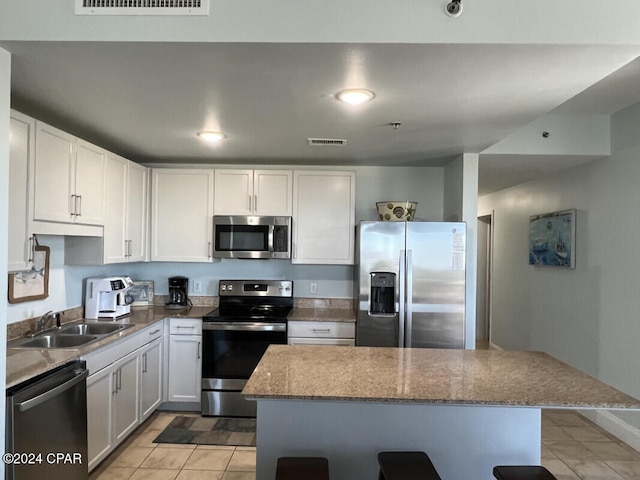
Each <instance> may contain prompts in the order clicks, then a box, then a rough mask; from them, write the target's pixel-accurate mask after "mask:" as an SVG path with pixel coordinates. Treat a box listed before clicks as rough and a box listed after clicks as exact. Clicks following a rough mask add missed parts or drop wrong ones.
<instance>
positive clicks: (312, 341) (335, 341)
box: [287, 337, 356, 347]
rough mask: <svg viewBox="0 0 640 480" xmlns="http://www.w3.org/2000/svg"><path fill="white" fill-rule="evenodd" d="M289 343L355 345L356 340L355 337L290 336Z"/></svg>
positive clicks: (336, 345) (335, 345)
mask: <svg viewBox="0 0 640 480" xmlns="http://www.w3.org/2000/svg"><path fill="white" fill-rule="evenodd" d="M287 343H288V344H289V345H332V346H334V347H353V346H355V344H356V341H355V340H354V339H353V338H308V337H307V338H301V337H289V340H288V342H287Z"/></svg>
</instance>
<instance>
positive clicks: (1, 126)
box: [0, 48, 11, 478]
mask: <svg viewBox="0 0 640 480" xmlns="http://www.w3.org/2000/svg"><path fill="white" fill-rule="evenodd" d="M10 92H11V55H9V53H8V52H7V51H6V50H3V49H2V48H0V232H6V231H7V229H8V224H9V209H8V206H7V198H9V102H10ZM7 278H8V277H7V235H0V292H3V293H4V292H7ZM6 323H7V310H6V302H0V358H6V356H7V329H6ZM5 379H6V369H5V368H4V367H2V368H0V385H5ZM4 411H5V396H4V395H2V398H0V412H2V413H1V414H0V432H4V425H5V415H4ZM4 440H5V439H4V435H2V436H0V452H3V453H4V451H5V441H4ZM0 471H1V472H2V473H0V478H4V468H0Z"/></svg>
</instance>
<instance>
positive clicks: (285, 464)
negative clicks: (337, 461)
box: [276, 457, 329, 480]
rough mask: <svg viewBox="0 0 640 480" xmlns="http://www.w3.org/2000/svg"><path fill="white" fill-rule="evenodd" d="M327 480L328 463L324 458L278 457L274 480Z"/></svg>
mask: <svg viewBox="0 0 640 480" xmlns="http://www.w3.org/2000/svg"><path fill="white" fill-rule="evenodd" d="M302 479H304V480H329V461H328V460H327V459H326V458H324V457H280V458H278V462H277V466H276V480H302Z"/></svg>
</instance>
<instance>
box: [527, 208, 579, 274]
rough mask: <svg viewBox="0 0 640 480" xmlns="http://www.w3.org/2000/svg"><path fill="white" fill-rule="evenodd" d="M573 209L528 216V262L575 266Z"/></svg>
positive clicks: (574, 220)
mask: <svg viewBox="0 0 640 480" xmlns="http://www.w3.org/2000/svg"><path fill="white" fill-rule="evenodd" d="M575 252H576V210H575V209H571V210H563V211H561V212H552V213H543V214H540V215H532V216H530V217H529V265H540V266H551V267H564V268H575V267H576V254H575Z"/></svg>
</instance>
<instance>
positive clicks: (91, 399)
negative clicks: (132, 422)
mask: <svg viewBox="0 0 640 480" xmlns="http://www.w3.org/2000/svg"><path fill="white" fill-rule="evenodd" d="M113 380H114V376H113V369H112V368H106V369H104V370H102V371H100V372H97V373H96V374H94V375H91V376H90V377H89V378H88V379H87V440H88V455H89V460H88V465H89V470H92V469H93V468H94V467H95V466H96V465H98V463H100V462H101V461H102V459H104V458H105V457H106V456H107V455H108V454H109V452H111V450H112V448H113V430H112V428H113V416H112V411H113V407H112V399H113V396H114V395H115V388H114V386H115V384H114V382H113Z"/></svg>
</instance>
